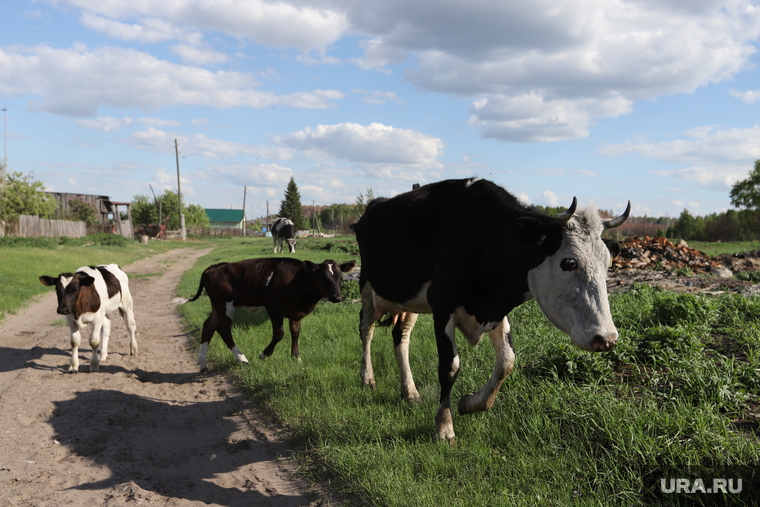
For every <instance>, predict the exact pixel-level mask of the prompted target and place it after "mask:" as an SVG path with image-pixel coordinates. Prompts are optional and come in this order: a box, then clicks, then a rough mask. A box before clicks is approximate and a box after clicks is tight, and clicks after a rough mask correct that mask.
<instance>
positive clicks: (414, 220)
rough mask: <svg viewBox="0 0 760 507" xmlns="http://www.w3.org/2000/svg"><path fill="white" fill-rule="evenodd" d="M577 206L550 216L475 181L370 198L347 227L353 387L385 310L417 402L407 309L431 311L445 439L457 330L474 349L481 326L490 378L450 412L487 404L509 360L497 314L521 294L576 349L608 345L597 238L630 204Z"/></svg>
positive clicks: (371, 381)
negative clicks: (612, 209) (604, 210)
mask: <svg viewBox="0 0 760 507" xmlns="http://www.w3.org/2000/svg"><path fill="white" fill-rule="evenodd" d="M576 206H577V201H576V200H575V199H573V204H572V206H571V207H570V208H569V209H568V210H567V211H565V212H564V213H562V214H561V215H559V216H558V217H556V218H552V217H549V216H548V215H546V214H544V213H542V212H539V211H537V210H535V209H532V208H528V207H526V206H525V205H523V204H522V203H521V202H520V201H519V200H518V199H517V198H515V197H514V196H513V195H511V194H510V193H508V192H507V191H506V190H504V189H503V188H501V187H499V186H497V185H495V184H494V183H492V182H490V181H486V180H482V179H478V178H476V179H464V180H447V181H441V182H438V183H432V184H430V185H426V186H422V187H419V188H417V189H415V190H412V191H411V192H407V193H405V194H401V195H398V196H396V197H394V198H392V199H377V200H374V201H372V202H370V204H369V205H368V206H367V209H366V212H365V213H364V215H363V216H362V218H361V219H360V220H359V222H358V223H356V224H354V225H353V226H352V228H353V229H354V231H355V232H356V238H357V241H358V243H359V251H360V254H361V268H362V269H361V276H360V282H359V283H360V287H361V293H362V310H361V313H360V315H361V317H360V319H361V322H360V335H361V339H362V344H363V352H362V365H361V377H362V381H363V383H364V384H365V385H366V386H368V387H371V388H374V387H375V386H376V384H375V378H374V372H373V369H372V358H371V342H372V335H373V329H374V326H375V321H379V320H381V319H383V317H385V316H386V315H388V317H387V318H386V319H385V321H384V322H383V324H390V323H393V324H395V327H394V330H393V333H392V335H393V339H394V346H395V352H396V358H397V360H398V363H399V368H400V370H401V384H402V387H401V394H402V397H404V398H406V399H408V400H410V401H412V400H416V399H418V398H419V393H418V392H417V389H416V387H415V385H414V380H413V378H412V372H411V370H410V369H409V358H408V351H409V335H410V333H411V331H412V328H413V327H414V323H415V322H416V320H417V315H416V314H419V313H432V314H433V322H434V328H435V336H436V342H437V345H438V356H439V357H438V377H439V382H440V385H441V396H440V404H439V407H438V413H437V415H436V417H435V425H436V433H437V436H438V438H440V439H446V440H453V439H454V426H453V421H452V415H451V390H452V387H453V385H454V382H455V380H456V378H457V375H458V374H459V366H460V365H459V355H458V353H457V348H456V343H455V341H454V334H455V330H456V329H459V330H460V331H461V332H462V334H463V335H464V337H465V338H466V339H467V341H468V342H469V343H470V345H472V346H475V345H476V344H477V343H478V342H479V341H480V338H481V336H482V335H483V334H484V333H488V335H489V338H490V340H491V343H492V345H493V347H494V349H495V351H496V364H495V366H494V370H493V374H492V375H491V378H490V379H489V380H488V382H487V383H486V384H485V385H484V386H483V387H482V388H481V389H480V391H478V392H477V393H472V394H467V395H465V396H464V397H462V399H461V400H460V401H459V405H458V409H459V413H460V414H466V413H472V412H479V411H484V410H488V409H490V408H491V406H492V405H493V402H494V399H495V397H496V394H497V392H498V390H499V388H500V386H501V384H502V382H503V381H504V379H505V378H506V377H507V375H509V374H510V373H511V372H512V369H513V367H514V360H515V354H514V351H513V348H512V334H511V331H510V325H509V321H508V320H507V314H508V313H509V312H510V311H511V310H512V309H513V308H515V307H517V306H519V305H520V304H522V303H523V302H525V301H527V300H529V299H531V298H535V299H536V301H537V302H538V305H539V306H540V308H541V310H542V312H543V313H544V315H546V317H547V318H548V319H549V320H550V321H551V322H552V324H554V325H555V326H556V327H557V328H559V329H560V330H562V331H564V332H565V333H567V334H569V335H570V339H571V340H572V342H573V343H574V344H576V345H577V346H578V347H580V348H582V349H584V350H588V351H604V350H609V349H610V348H612V347H613V346H614V345H615V342H616V341H617V338H618V332H617V329H616V328H615V325H614V323H613V322H612V317H611V315H610V309H609V303H608V300H607V288H606V277H607V268H608V266H609V265H610V252H609V251H608V248H607V246H606V245H605V243H604V242H603V241H602V239H601V233H602V231H603V230H604V229H605V228H609V227H617V226H618V225H620V224H622V223H623V222H624V221H625V219H626V218H627V217H628V214H629V213H630V202H629V203H628V209H626V211H625V213H624V214H623V215H622V216H620V217H618V218H616V219H613V220H609V221H607V222H603V221H602V219H601V218H600V217H599V215H598V213H597V211H596V210H595V209H593V208H587V209H583V210H576ZM452 231H456V234H452ZM484 238H487V241H486V242H485V243H484V241H483V239H484Z"/></svg>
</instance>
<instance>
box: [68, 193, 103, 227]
mask: <svg viewBox="0 0 760 507" xmlns="http://www.w3.org/2000/svg"><path fill="white" fill-rule="evenodd" d="M69 209H70V210H71V212H70V216H69V218H71V219H72V220H80V221H82V222H84V223H85V224H87V227H91V226H93V225H95V224H96V223H98V212H97V210H96V209H95V205H94V204H92V203H91V202H87V201H85V200H84V199H82V198H81V197H72V198H71V199H69Z"/></svg>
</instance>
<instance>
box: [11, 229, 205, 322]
mask: <svg viewBox="0 0 760 507" xmlns="http://www.w3.org/2000/svg"><path fill="white" fill-rule="evenodd" d="M198 244H199V243H195V242H194V243H186V244H183V243H182V242H179V241H151V242H150V243H149V244H148V245H141V244H139V243H138V242H136V241H133V240H129V239H128V238H124V237H122V236H114V235H106V234H98V235H93V236H87V237H86V238H79V239H70V238H62V239H56V238H15V237H5V238H0V258H2V262H0V319H2V318H3V317H4V315H5V313H6V312H10V313H13V312H15V311H17V310H18V309H19V308H21V307H22V306H24V305H25V304H27V302H28V301H29V300H30V299H31V298H32V297H34V296H36V295H37V294H41V293H43V292H47V291H50V290H53V289H51V288H50V287H45V286H44V285H42V284H41V283H40V281H39V280H38V278H39V277H40V276H42V275H49V276H55V275H58V274H59V273H64V272H71V271H74V270H75V269H77V268H79V267H81V266H89V265H93V264H110V263H116V264H120V265H126V264H129V263H131V262H134V261H136V260H138V259H143V258H145V257H149V256H151V255H155V254H157V253H161V252H165V251H167V250H171V249H174V248H179V247H183V246H188V245H190V246H194V245H198Z"/></svg>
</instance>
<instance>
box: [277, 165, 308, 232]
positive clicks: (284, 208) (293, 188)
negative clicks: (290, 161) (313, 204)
mask: <svg viewBox="0 0 760 507" xmlns="http://www.w3.org/2000/svg"><path fill="white" fill-rule="evenodd" d="M279 215H280V217H281V218H289V219H290V220H291V221H292V222H293V224H294V225H295V227H296V230H299V229H306V228H307V225H306V220H304V217H303V209H302V206H301V194H300V193H299V192H298V185H296V181H295V180H294V179H293V178H292V177H291V178H290V182H288V188H286V189H285V198H284V199H283V200H282V201H281V202H280V213H279Z"/></svg>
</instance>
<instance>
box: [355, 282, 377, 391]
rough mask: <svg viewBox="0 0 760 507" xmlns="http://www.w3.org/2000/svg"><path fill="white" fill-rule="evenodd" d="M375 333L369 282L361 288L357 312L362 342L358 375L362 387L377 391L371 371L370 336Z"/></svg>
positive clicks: (372, 301)
mask: <svg viewBox="0 0 760 507" xmlns="http://www.w3.org/2000/svg"><path fill="white" fill-rule="evenodd" d="M374 333H375V303H374V297H373V295H372V286H371V285H370V284H369V282H367V283H365V284H364V287H362V309H361V310H360V311H359V337H360V338H361V340H362V364H361V370H360V372H359V373H360V375H361V377H362V385H364V387H369V388H370V389H377V382H375V372H374V370H373V369H372V336H373V335H374Z"/></svg>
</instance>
